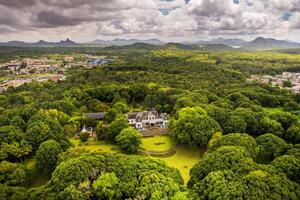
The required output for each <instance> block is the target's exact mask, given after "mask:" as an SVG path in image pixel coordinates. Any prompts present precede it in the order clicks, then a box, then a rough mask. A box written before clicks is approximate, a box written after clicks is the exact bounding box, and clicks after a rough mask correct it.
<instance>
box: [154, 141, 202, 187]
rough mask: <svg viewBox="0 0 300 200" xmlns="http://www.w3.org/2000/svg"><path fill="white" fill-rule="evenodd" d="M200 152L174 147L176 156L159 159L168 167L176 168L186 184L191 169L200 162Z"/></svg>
mask: <svg viewBox="0 0 300 200" xmlns="http://www.w3.org/2000/svg"><path fill="white" fill-rule="evenodd" d="M200 156H201V152H200V150H199V149H197V148H194V149H193V148H188V147H184V146H176V154H175V155H173V156H170V157H163V158H159V159H162V160H164V161H165V162H166V163H167V165H168V166H170V167H174V168H177V169H178V170H179V171H180V173H181V175H182V178H183V180H184V183H185V184H186V183H187V181H188V180H189V178H190V174H189V173H190V170H191V168H192V167H193V166H194V165H195V164H196V163H198V161H199V160H200Z"/></svg>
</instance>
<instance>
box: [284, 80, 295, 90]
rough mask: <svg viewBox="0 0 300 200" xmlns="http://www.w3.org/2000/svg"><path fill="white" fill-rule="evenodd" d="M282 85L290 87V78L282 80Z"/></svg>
mask: <svg viewBox="0 0 300 200" xmlns="http://www.w3.org/2000/svg"><path fill="white" fill-rule="evenodd" d="M282 86H283V87H288V88H290V87H293V84H292V82H291V81H290V80H284V81H282Z"/></svg>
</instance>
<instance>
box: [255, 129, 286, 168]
mask: <svg viewBox="0 0 300 200" xmlns="http://www.w3.org/2000/svg"><path fill="white" fill-rule="evenodd" d="M256 143H257V145H258V154H257V156H258V161H260V162H262V163H268V162H270V161H272V160H273V159H274V158H276V157H279V156H281V155H283V154H284V153H285V152H286V151H287V150H288V148H289V145H288V144H287V143H286V142H285V141H284V140H283V139H281V138H279V137H277V136H276V135H273V134H264V135H261V136H259V137H258V138H256Z"/></svg>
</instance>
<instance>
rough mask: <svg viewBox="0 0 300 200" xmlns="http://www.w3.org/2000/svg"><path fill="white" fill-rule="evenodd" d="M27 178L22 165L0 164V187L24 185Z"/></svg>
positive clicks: (3, 162) (4, 162) (5, 162)
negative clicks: (2, 185) (3, 185)
mask: <svg viewBox="0 0 300 200" xmlns="http://www.w3.org/2000/svg"><path fill="white" fill-rule="evenodd" d="M27 178H28V177H27V171H26V169H25V166H23V165H22V164H19V163H10V162H7V161H2V162H0V187H1V184H5V185H9V186H18V185H21V184H24V183H25V182H26V180H27Z"/></svg>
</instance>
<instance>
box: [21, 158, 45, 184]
mask: <svg viewBox="0 0 300 200" xmlns="http://www.w3.org/2000/svg"><path fill="white" fill-rule="evenodd" d="M25 166H26V168H27V169H28V170H30V171H32V174H31V180H30V181H29V182H28V183H26V185H25V186H26V187H27V188H34V187H40V186H42V185H45V184H46V183H47V181H48V180H49V179H50V177H48V176H47V175H45V174H41V173H40V172H39V171H38V170H37V168H36V160H35V158H30V159H28V160H27V161H26V162H25Z"/></svg>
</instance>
